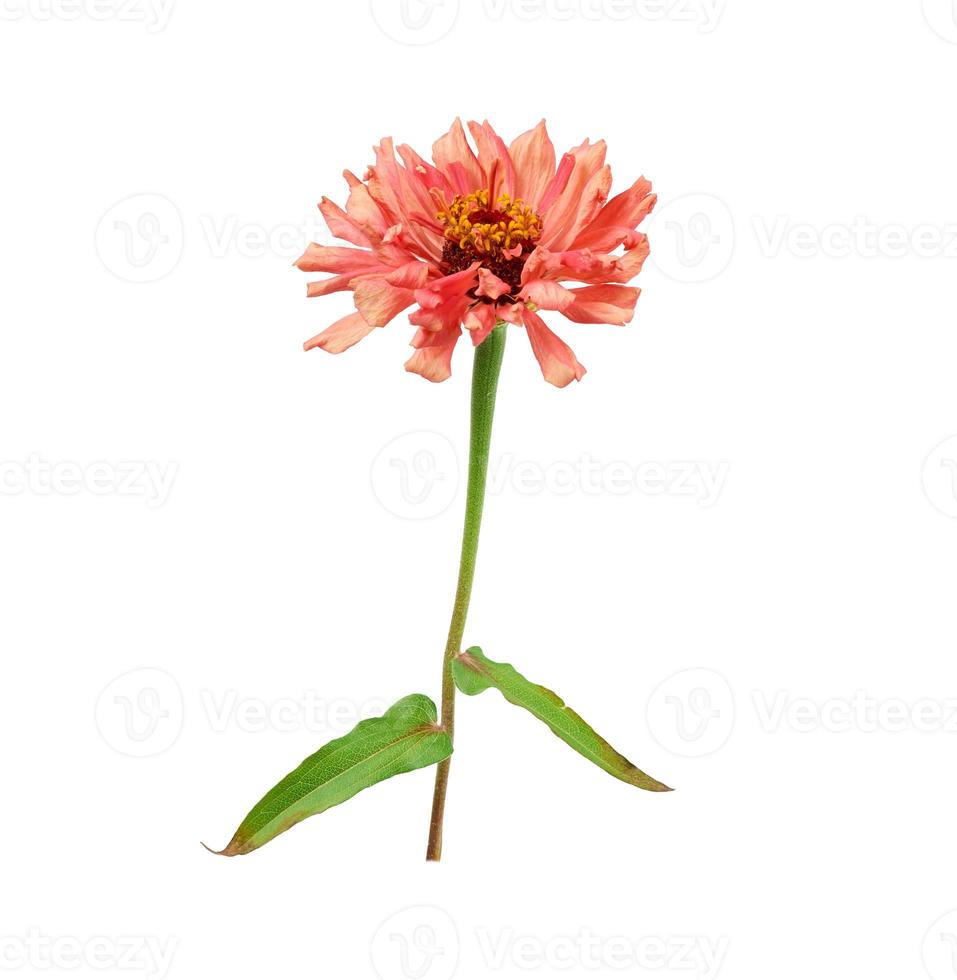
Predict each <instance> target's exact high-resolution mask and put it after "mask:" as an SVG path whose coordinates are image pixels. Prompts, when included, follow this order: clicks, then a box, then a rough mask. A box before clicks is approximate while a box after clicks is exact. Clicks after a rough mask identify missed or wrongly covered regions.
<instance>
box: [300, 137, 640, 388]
mask: <svg viewBox="0 0 957 980" xmlns="http://www.w3.org/2000/svg"><path fill="white" fill-rule="evenodd" d="M469 130H470V131H471V133H472V137H473V139H474V141H475V146H476V148H477V152H476V150H473V149H472V147H471V146H470V145H469V142H468V140H467V138H466V135H465V130H464V128H463V126H462V123H461V121H460V120H458V119H457V120H456V121H455V123H454V124H453V125H452V128H451V129H450V130H449V131H448V133H446V134H445V135H444V136H443V137H442V138H441V139H439V140H438V141H437V142H436V143H435V144H434V146H433V147H432V162H431V163H430V162H428V161H427V160H425V159H423V158H422V157H420V156H419V155H418V154H417V153H416V152H415V151H414V150H412V149H411V148H410V147H408V146H404V145H403V146H399V147H398V148H397V149H398V159H396V149H395V148H394V147H393V142H392V140H391V138H390V139H384V140H383V141H382V143H381V144H380V145H379V146H377V147H375V164H373V165H372V166H370V167H369V169H368V171H367V172H366V175H365V178H364V179H363V180H360V179H359V178H358V177H356V176H355V175H354V174H353V173H351V172H350V171H348V170H347V171H345V174H344V176H345V178H346V181H347V182H348V184H349V199H348V201H347V202H346V207H345V210H343V209H342V208H340V207H338V206H337V205H336V204H334V203H333V202H332V201H330V200H329V199H328V198H323V199H322V203H321V204H320V205H319V209H320V211H321V212H322V215H323V217H324V218H325V220H326V223H327V224H328V226H329V230H330V231H331V232H332V234H333V235H334V236H335V237H336V238H339V239H342V240H344V241H346V242H349V243H350V244H351V245H354V246H356V247H355V248H347V247H341V246H330V245H317V244H312V245H310V246H309V247H308V248H307V249H306V251H305V253H304V254H303V256H302V257H301V258H300V259H299V260H298V262H297V263H296V265H297V266H298V267H299V268H300V269H302V270H303V271H304V272H326V273H332V277H331V278H329V279H323V280H320V281H318V282H311V283H309V286H308V295H309V296H325V295H326V294H327V293H334V292H339V291H341V290H350V291H351V292H352V294H353V297H354V300H355V306H356V312H355V313H350V314H349V315H348V316H346V317H343V318H342V319H341V320H339V321H337V322H336V323H334V324H333V325H332V326H331V327H328V328H327V329H326V330H324V331H323V332H322V333H320V334H318V335H317V336H316V337H313V338H312V340H310V341H307V343H306V344H305V349H306V350H310V349H311V348H313V347H321V348H322V349H323V350H326V351H329V352H330V353H333V354H338V353H341V352H342V351H344V350H346V349H347V348H349V347H351V346H352V345H353V344H355V343H357V342H358V341H360V340H361V339H362V338H363V337H365V336H366V335H367V334H368V333H370V332H371V331H372V330H374V329H375V328H376V327H384V326H385V325H386V324H387V323H389V322H390V321H391V320H392V319H394V318H395V317H396V316H398V314H399V313H401V312H402V311H403V310H406V309H408V308H409V307H411V306H415V307H416V309H415V310H414V311H413V312H412V313H411V315H410V316H409V320H410V321H411V322H412V324H413V325H414V326H416V327H417V328H418V330H417V331H416V333H415V336H414V337H413V339H412V346H413V347H414V348H415V353H414V354H413V355H412V357H411V358H410V359H409V360H408V361H407V362H406V365H405V367H406V370H408V371H414V372H415V373H417V374H420V375H422V377H424V378H427V379H428V380H429V381H444V380H445V379H446V378H448V377H449V376H450V374H451V361H452V351H453V349H454V348H455V345H456V343H457V342H458V340H459V337H460V336H462V328H463V327H464V328H465V330H466V331H467V333H468V334H469V336H470V337H471V338H472V343H473V344H476V345H477V344H480V343H481V342H482V341H483V340H484V339H485V338H486V337H487V336H488V334H489V332H490V331H491V330H492V328H493V327H494V326H495V323H496V321H497V320H498V319H501V320H505V321H507V322H509V323H512V324H515V325H516V326H520V327H524V328H525V330H526V332H527V334H528V339H529V341H530V343H531V345H532V351H533V353H534V354H535V357H536V358H537V359H538V363H539V364H540V365H541V368H542V374H543V375H544V376H545V380H546V381H549V382H551V383H552V384H553V385H557V386H558V387H560V388H563V387H564V386H565V385H567V384H569V383H570V382H571V381H572V380H573V379H574V380H576V381H579V380H581V378H582V376H583V375H584V373H585V369H584V368H583V367H582V365H581V364H579V363H578V360H577V359H576V357H575V355H574V353H573V352H572V349H571V348H570V347H569V346H568V345H567V344H565V343H564V341H562V340H561V339H560V338H559V337H557V336H556V335H555V334H554V333H552V331H551V330H550V329H549V328H548V327H547V326H546V325H545V322H544V320H542V318H541V317H540V316H539V315H538V311H540V310H553V311H555V312H558V313H561V314H562V315H563V316H565V317H566V318H567V319H569V320H573V321H574V322H576V323H612V324H619V325H620V324H624V323H627V322H628V321H629V320H631V317H632V315H633V313H634V309H635V303H636V301H637V299H638V294H639V290H638V289H637V288H636V287H632V286H627V285H625V283H628V282H630V281H631V280H632V279H634V277H635V276H637V275H638V273H639V272H640V271H641V266H642V264H643V262H644V260H645V258H646V256H647V255H648V239H647V237H646V236H645V235H643V234H642V233H640V232H638V231H636V230H635V229H636V227H637V225H638V224H639V223H640V222H641V221H642V219H643V218H644V217H645V216H646V215H647V214H648V213H649V212H650V211H651V209H652V207H654V204H655V195H654V194H652V193H651V184H650V183H649V182H648V181H647V180H645V179H644V178H643V177H642V178H639V179H638V180H637V181H635V183H634V184H632V186H631V187H629V188H628V190H626V191H623V192H622V193H620V194H618V195H617V196H616V197H613V198H612V199H611V200H609V199H608V194H609V191H610V188H611V169H610V168H609V167H608V165H607V164H606V163H605V144H604V142H603V141H599V142H598V143H591V142H589V141H588V140H585V142H584V143H582V144H581V146H578V147H576V148H575V149H573V150H570V151H569V152H568V153H566V154H565V155H564V156H563V157H562V158H561V160H560V161H558V163H557V165H556V159H555V149H554V147H553V145H552V142H551V140H550V139H549V137H548V133H547V131H546V128H545V123H544V121H542V122H540V123H539V124H538V125H537V126H536V127H535V128H534V129H532V130H529V131H528V132H527V133H524V134H523V135H521V136H519V137H518V138H517V139H516V140H515V141H514V142H513V143H512V144H511V145H510V146H506V145H505V143H504V142H503V141H502V139H501V138H500V137H499V136H498V134H497V133H496V132H495V131H494V130H493V129H492V127H491V126H490V125H489V124H488V122H485V123H482V124H479V123H475V122H470V123H469ZM619 249H622V250H621V251H618V250H619ZM564 282H570V283H578V284H582V285H577V286H573V287H572V288H569V287H567V286H564V285H562V283H564Z"/></svg>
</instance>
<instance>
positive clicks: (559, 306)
mask: <svg viewBox="0 0 957 980" xmlns="http://www.w3.org/2000/svg"><path fill="white" fill-rule="evenodd" d="M518 298H519V299H523V300H529V301H530V302H532V303H534V304H535V305H536V306H540V307H541V308H542V309H543V310H560V311H564V310H565V308H566V307H567V306H569V305H570V304H571V303H574V302H575V296H574V294H573V293H572V291H571V290H570V289H566V288H565V287H564V286H560V285H559V284H558V283H557V282H550V281H549V280H547V279H533V280H532V281H531V282H528V283H526V284H525V285H524V286H523V287H522V291H521V292H520V293H519V294H518Z"/></svg>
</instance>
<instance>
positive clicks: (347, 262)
mask: <svg viewBox="0 0 957 980" xmlns="http://www.w3.org/2000/svg"><path fill="white" fill-rule="evenodd" d="M296 266H297V267H298V268H300V269H301V270H302V271H303V272H337V273H339V274H340V275H355V276H358V275H362V274H363V273H369V272H379V271H381V270H387V269H388V266H386V265H384V264H383V263H382V262H381V261H380V260H379V259H378V258H377V257H376V256H375V255H373V254H372V252H369V251H366V249H362V248H345V247H344V246H342V245H319V244H317V243H316V242H312V244H310V245H308V246H306V250H305V252H303V253H302V255H300V256H299V258H298V259H296Z"/></svg>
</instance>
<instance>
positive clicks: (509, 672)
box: [452, 647, 671, 793]
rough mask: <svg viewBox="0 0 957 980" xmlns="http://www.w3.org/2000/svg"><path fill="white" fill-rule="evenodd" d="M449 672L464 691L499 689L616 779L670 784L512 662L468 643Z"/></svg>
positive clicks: (644, 785) (650, 785)
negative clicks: (497, 659) (642, 767)
mask: <svg viewBox="0 0 957 980" xmlns="http://www.w3.org/2000/svg"><path fill="white" fill-rule="evenodd" d="M452 675H453V677H454V678H455V685H456V687H458V689H459V690H460V691H461V692H462V693H463V694H468V695H474V694H481V693H482V692H483V691H487V690H488V689H489V688H490V687H494V688H496V689H498V690H499V691H500V692H501V694H502V697H504V698H505V700H506V701H510V702H511V703H512V704H515V705H518V707H520V708H524V709H525V710H526V711H530V712H531V713H532V714H533V715H534V716H535V717H536V718H538V720H539V721H543V722H545V724H546V725H548V727H549V728H550V729H551V730H552V731H553V732H554V733H555V734H556V735H557V736H558V737H559V738H560V739H561V740H562V741H563V742H565V743H567V744H568V745H570V746H571V747H572V748H573V749H574V750H575V751H576V752H577V753H579V755H583V756H584V757H585V758H586V759H588V760H589V762H594V763H595V765H596V766H599V767H600V768H601V769H604V770H605V772H607V773H611V775H612V776H614V777H615V778H616V779H620V780H622V782H625V783H630V784H631V785H632V786H637V787H638V788H639V789H646V790H650V791H651V792H653V793H666V792H670V789H671V787H669V786H665V784H664V783H660V782H658V780H657V779H653V778H652V777H651V776H649V775H647V773H644V772H642V771H641V770H640V769H639V768H638V767H637V766H635V765H634V764H633V763H631V762H629V761H628V760H627V759H626V758H625V757H624V756H623V755H621V754H620V753H618V752H616V751H615V750H614V749H613V748H612V747H611V746H610V745H609V744H608V743H607V742H606V741H605V740H604V739H603V738H602V737H601V736H600V735H599V734H598V733H597V732H595V731H594V729H592V728H591V726H590V725H588V724H587V723H586V722H585V721H583V720H582V718H580V717H579V716H578V715H577V714H576V713H575V712H574V711H573V710H572V709H571V708H569V707H568V705H566V704H565V702H564V701H563V700H562V699H561V698H560V697H559V696H558V695H557V694H555V692H554V691H550V690H549V689H548V688H547V687H540V686H539V685H538V684H533V683H532V682H531V681H529V680H527V679H526V678H524V677H523V676H522V675H521V674H520V673H519V672H518V671H517V670H516V669H515V668H514V667H513V666H512V665H511V664H497V663H495V661H494V660H489V659H488V657H486V656H485V654H483V653H482V651H481V649H480V648H479V647H469V649H468V650H466V651H465V652H464V653H460V654H459V655H458V656H457V657H455V658H454V660H453V661H452Z"/></svg>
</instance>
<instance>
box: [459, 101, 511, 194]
mask: <svg viewBox="0 0 957 980" xmlns="http://www.w3.org/2000/svg"><path fill="white" fill-rule="evenodd" d="M469 131H470V132H471V134H472V139H473V140H475V145H476V146H477V147H478V151H479V154H478V160H479V166H480V167H481V168H482V170H483V172H484V173H485V177H486V181H487V183H486V184H485V185H483V186H487V187H488V189H489V192H490V194H491V197H492V200H493V201H494V200H496V199H497V198H498V197H499V195H500V194H501V193H502V191H503V190H504V191H505V193H506V194H509V195H510V196H512V197H514V196H515V167H514V166H513V164H512V158H511V157H510V156H509V153H508V147H507V146H506V145H505V143H504V142H503V140H502V138H501V136H499V135H498V133H496V132H495V130H494V129H492V126H491V124H490V123H489V121H488V120H487V119H486V120H485V122H483V123H482V124H481V125H479V124H478V123H477V122H470V123H469Z"/></svg>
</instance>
